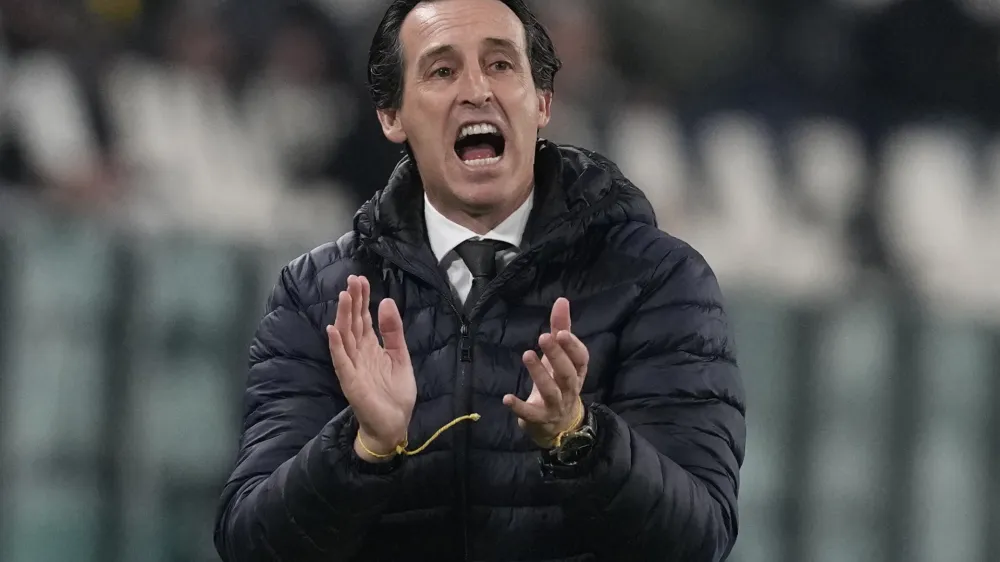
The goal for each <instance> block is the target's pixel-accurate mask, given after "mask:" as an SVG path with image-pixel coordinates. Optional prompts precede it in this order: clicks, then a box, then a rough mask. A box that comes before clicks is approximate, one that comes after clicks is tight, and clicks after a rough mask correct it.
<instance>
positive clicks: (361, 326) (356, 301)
mask: <svg viewBox="0 0 1000 562" xmlns="http://www.w3.org/2000/svg"><path fill="white" fill-rule="evenodd" d="M347 290H348V291H349V292H350V293H351V304H352V305H353V306H352V307H351V331H353V332H354V339H355V340H356V341H357V342H358V345H360V344H361V341H362V340H361V337H362V336H364V335H365V323H364V319H365V313H364V304H365V303H364V296H363V295H362V294H361V293H362V290H361V280H360V279H358V278H357V276H355V275H351V276H350V277H348V278H347Z"/></svg>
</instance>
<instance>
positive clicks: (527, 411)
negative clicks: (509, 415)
mask: <svg viewBox="0 0 1000 562" xmlns="http://www.w3.org/2000/svg"><path fill="white" fill-rule="evenodd" d="M503 403H504V405H505V406H507V407H508V408H510V409H511V410H512V411H513V412H514V415H515V416H517V417H519V418H521V419H522V420H524V421H526V422H531V423H536V424H544V423H548V421H549V420H548V409H546V408H545V406H542V405H541V404H529V403H527V402H525V401H524V400H521V399H520V398H518V397H517V396H514V395H513V394H508V395H507V396H504V397H503Z"/></svg>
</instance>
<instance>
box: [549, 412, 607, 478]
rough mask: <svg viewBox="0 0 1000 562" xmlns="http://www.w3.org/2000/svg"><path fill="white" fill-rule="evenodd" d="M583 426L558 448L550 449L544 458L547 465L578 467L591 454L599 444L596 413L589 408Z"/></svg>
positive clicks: (566, 438)
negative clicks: (595, 420) (595, 422)
mask: <svg viewBox="0 0 1000 562" xmlns="http://www.w3.org/2000/svg"><path fill="white" fill-rule="evenodd" d="M583 419H584V421H583V425H582V426H580V428H579V429H577V430H576V431H574V432H572V433H568V434H566V435H565V436H564V437H563V438H562V443H560V445H559V446H558V447H555V448H553V449H549V450H548V451H546V452H545V453H544V454H543V455H542V456H543V459H544V461H545V462H546V463H548V464H552V465H555V466H563V467H572V466H576V465H577V464H579V463H580V461H582V460H583V459H585V458H586V457H587V455H589V454H590V451H591V450H593V448H594V445H595V444H596V443H597V430H596V426H595V425H594V412H593V410H592V409H591V408H587V413H586V415H585V416H584V418H583Z"/></svg>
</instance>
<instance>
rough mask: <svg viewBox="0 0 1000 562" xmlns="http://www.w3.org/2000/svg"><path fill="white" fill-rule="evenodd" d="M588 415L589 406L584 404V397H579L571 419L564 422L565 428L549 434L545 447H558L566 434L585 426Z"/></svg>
mask: <svg viewBox="0 0 1000 562" xmlns="http://www.w3.org/2000/svg"><path fill="white" fill-rule="evenodd" d="M586 417H587V408H586V407H585V406H584V405H583V399H582V398H581V399H577V401H576V407H575V408H574V409H573V411H572V414H571V416H570V421H568V422H566V423H565V424H563V429H561V430H560V431H559V432H558V433H556V434H555V435H551V436H549V438H548V440H547V441H546V443H547V446H546V447H545V448H547V449H554V448H556V447H558V446H559V445H560V444H561V441H562V439H563V438H564V437H565V436H566V435H568V434H570V433H574V432H576V431H579V430H580V428H581V427H583V424H584V422H585V421H586Z"/></svg>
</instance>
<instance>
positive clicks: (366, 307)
mask: <svg viewBox="0 0 1000 562" xmlns="http://www.w3.org/2000/svg"><path fill="white" fill-rule="evenodd" d="M361 310H362V317H361V322H362V324H363V325H364V335H365V336H370V335H374V333H375V328H374V327H373V326H372V285H371V283H369V282H368V278H367V277H361Z"/></svg>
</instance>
